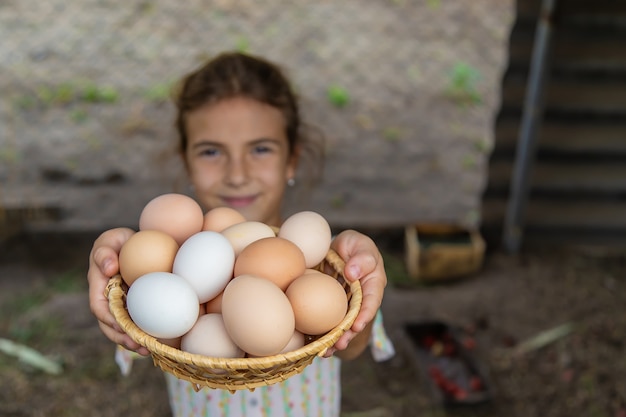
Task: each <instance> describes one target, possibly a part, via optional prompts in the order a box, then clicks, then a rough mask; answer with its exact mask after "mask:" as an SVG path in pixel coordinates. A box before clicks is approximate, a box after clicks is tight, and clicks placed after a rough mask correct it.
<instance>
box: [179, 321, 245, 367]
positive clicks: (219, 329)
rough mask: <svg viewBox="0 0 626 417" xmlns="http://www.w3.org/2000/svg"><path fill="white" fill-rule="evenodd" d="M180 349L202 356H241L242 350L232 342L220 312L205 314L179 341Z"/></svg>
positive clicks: (242, 354)
mask: <svg viewBox="0 0 626 417" xmlns="http://www.w3.org/2000/svg"><path fill="white" fill-rule="evenodd" d="M180 349H181V350H183V351H185V352H189V353H195V354H198V355H204V356H213V357H216V358H242V357H243V356H244V351H243V350H241V348H239V346H237V345H236V344H235V342H233V340H232V339H231V337H230V336H229V334H228V332H227V331H226V327H225V326H224V320H223V319H222V315H221V314H205V315H203V316H201V317H200V318H198V321H197V322H196V324H194V326H193V327H192V328H191V330H189V331H188V332H187V333H186V334H184V335H183V337H182V339H181V342H180Z"/></svg>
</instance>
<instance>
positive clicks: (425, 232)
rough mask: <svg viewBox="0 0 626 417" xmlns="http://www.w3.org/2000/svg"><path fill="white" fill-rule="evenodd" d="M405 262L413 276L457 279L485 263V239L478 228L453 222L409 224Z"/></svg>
mask: <svg viewBox="0 0 626 417" xmlns="http://www.w3.org/2000/svg"><path fill="white" fill-rule="evenodd" d="M404 235H405V263H406V268H407V271H408V273H409V276H410V277H411V279H413V280H416V281H436V280H447V279H457V278H461V277H464V276H467V275H470V274H471V273H473V272H476V271H477V270H478V269H480V267H481V266H482V264H483V259H484V255H485V242H484V240H483V238H482V237H481V235H480V233H479V232H478V231H477V230H468V229H466V228H464V227H461V226H456V225H452V224H414V225H409V226H407V227H406V228H405V233H404Z"/></svg>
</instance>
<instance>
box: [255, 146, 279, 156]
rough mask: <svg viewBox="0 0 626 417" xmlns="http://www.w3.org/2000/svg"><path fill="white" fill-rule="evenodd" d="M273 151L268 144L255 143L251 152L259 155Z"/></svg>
mask: <svg viewBox="0 0 626 417" xmlns="http://www.w3.org/2000/svg"><path fill="white" fill-rule="evenodd" d="M273 151H274V150H273V149H272V147H271V146H268V145H256V146H254V147H253V148H252V153H254V154H259V155H262V154H266V153H271V152H273Z"/></svg>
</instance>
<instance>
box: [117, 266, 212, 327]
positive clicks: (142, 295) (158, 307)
mask: <svg viewBox="0 0 626 417" xmlns="http://www.w3.org/2000/svg"><path fill="white" fill-rule="evenodd" d="M126 305H127V308H128V314H129V316H130V318H131V319H132V320H133V322H134V323H135V324H136V325H137V326H138V327H139V328H140V329H141V330H143V331H144V332H146V333H148V334H149V335H151V336H154V337H156V338H161V339H174V338H177V337H180V336H182V335H183V334H185V333H187V332H188V331H189V330H190V329H191V328H192V327H193V325H194V324H195V322H196V320H197V319H198V312H199V309H200V303H199V302H198V297H197V295H196V292H195V291H194V289H193V288H192V287H191V285H189V283H188V282H187V281H186V280H185V279H184V278H182V277H179V276H178V275H175V274H172V273H171V272H150V273H148V274H146V275H142V276H141V277H139V278H137V280H135V282H134V283H133V285H132V286H131V287H130V288H129V289H128V293H127V295H126Z"/></svg>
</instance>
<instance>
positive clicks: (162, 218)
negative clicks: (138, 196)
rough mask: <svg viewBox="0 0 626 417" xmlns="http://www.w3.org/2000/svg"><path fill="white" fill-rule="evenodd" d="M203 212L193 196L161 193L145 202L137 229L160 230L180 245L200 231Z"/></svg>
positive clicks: (202, 222)
mask: <svg viewBox="0 0 626 417" xmlns="http://www.w3.org/2000/svg"><path fill="white" fill-rule="evenodd" d="M203 224H204V214H203V212H202V207H200V205H199V204H198V203H197V202H196V200H194V199H193V198H191V197H189V196H187V195H184V194H177V193H169V194H162V195H160V196H158V197H155V198H153V199H152V200H150V201H149V202H148V204H146V205H145V206H144V208H143V210H142V211H141V214H140V216H139V230H160V231H162V232H165V233H167V234H169V235H170V236H172V237H173V238H174V240H176V242H177V243H178V245H179V246H180V245H182V244H183V242H184V241H185V240H187V238H189V237H190V236H191V235H193V234H195V233H198V232H200V231H202V226H203Z"/></svg>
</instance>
